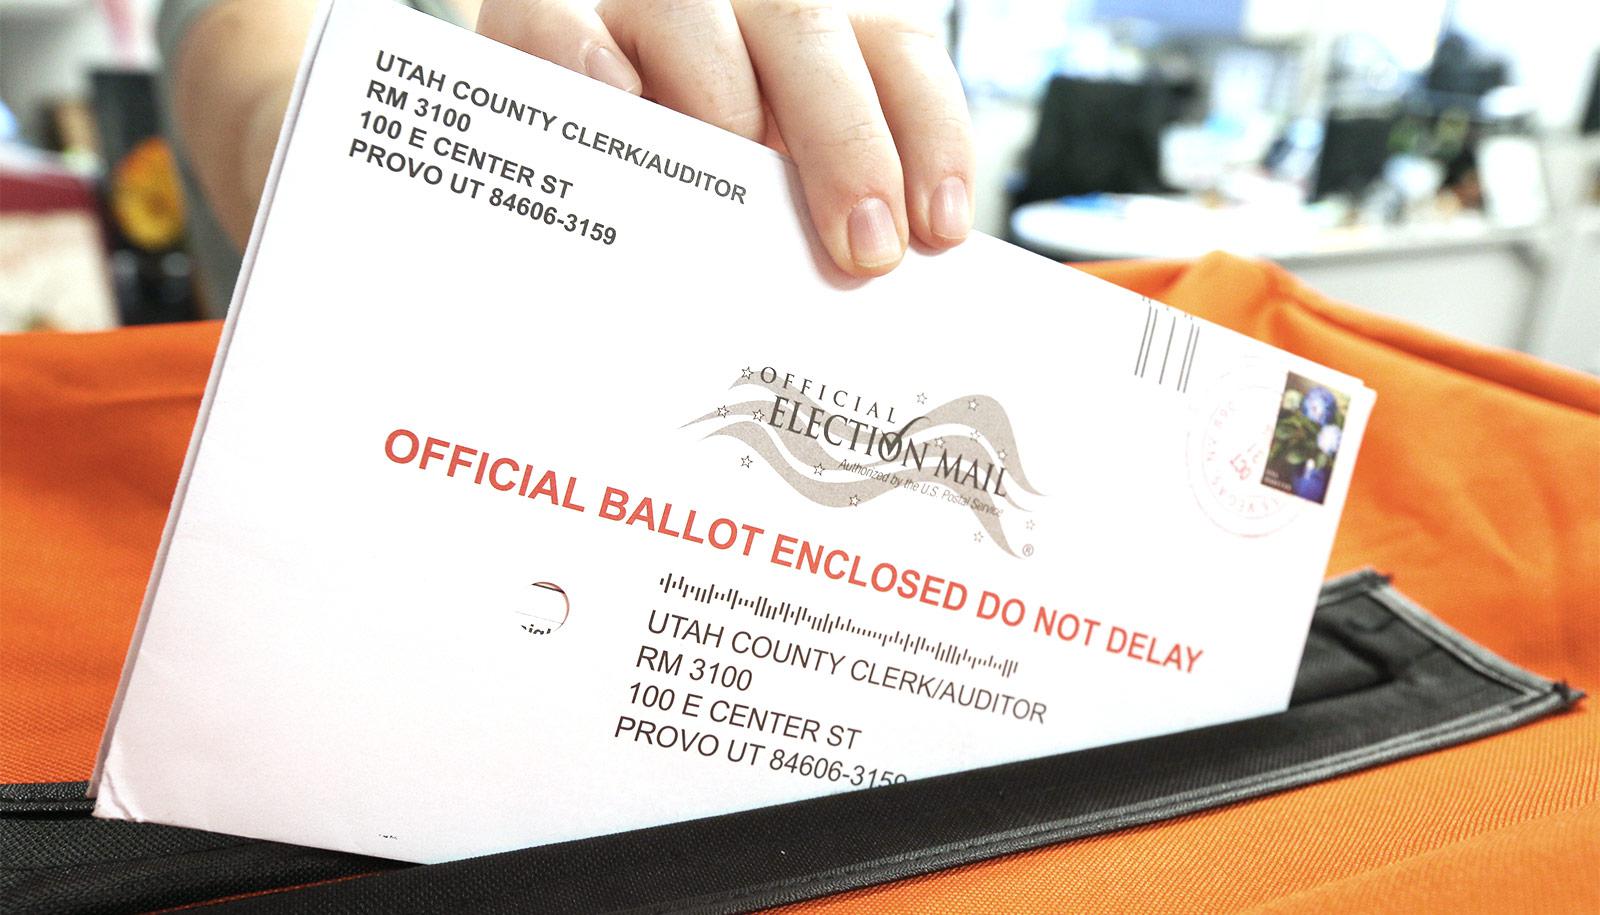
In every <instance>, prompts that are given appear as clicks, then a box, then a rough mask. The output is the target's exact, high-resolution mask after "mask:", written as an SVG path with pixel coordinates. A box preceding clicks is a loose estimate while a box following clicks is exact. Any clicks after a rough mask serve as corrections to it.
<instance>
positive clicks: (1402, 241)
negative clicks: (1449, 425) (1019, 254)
mask: <svg viewBox="0 0 1600 915" xmlns="http://www.w3.org/2000/svg"><path fill="white" fill-rule="evenodd" d="M1331 223H1332V216H1331V214H1330V213H1329V212H1328V211H1325V210H1320V209H1318V208H1315V207H1302V206H1289V205H1276V204H1272V205H1267V204H1263V205H1250V206H1223V207H1207V206H1203V205H1201V204H1200V203H1198V202H1197V201H1194V200H1191V199H1186V198H1166V197H1148V196H1139V195H1132V196H1126V197H1123V196H1113V195H1105V196H1101V197H1094V198H1087V199H1079V200H1072V201H1066V202H1063V201H1043V202H1039V203H1032V204H1028V205H1026V206H1023V207H1019V208H1018V209H1017V211H1016V212H1015V213H1013V214H1012V218H1011V232H1012V236H1013V238H1014V239H1015V240H1016V241H1017V242H1018V243H1019V244H1021V245H1023V246H1024V247H1027V248H1030V249H1032V250H1034V251H1037V252H1039V253H1041V254H1044V255H1047V256H1049V257H1053V258H1057V259H1060V260H1108V259H1118V258H1193V257H1198V256H1200V255H1202V254H1205V253H1207V252H1209V251H1213V250H1217V249H1221V250H1225V251H1229V252H1231V253H1234V254H1239V255H1242V256H1246V257H1256V258H1265V259H1267V260H1271V261H1275V262H1277V263H1279V264H1282V265H1283V266H1284V267H1286V268H1287V269H1289V270H1290V271H1291V272H1293V273H1294V274H1295V275H1296V276H1298V277H1300V278H1301V279H1302V280H1304V281H1305V282H1306V283H1307V284H1309V285H1310V286H1312V287H1313V288H1315V289H1317V290H1318V291H1321V292H1323V293H1326V294H1328V295H1329V296H1332V297H1333V298H1336V299H1342V300H1344V301H1347V302H1351V303H1353V304H1357V305H1360V306H1362V307H1365V308H1370V309H1373V310H1375V311H1381V312H1384V313H1387V314H1392V315H1394V316H1396V317H1400V318H1404V319H1406V320H1409V321H1414V322H1416V323H1418V324H1423V325H1426V326H1429V327H1433V328H1436V329H1438V330H1442V331H1445V332H1447V333H1450V334H1454V335H1456V336H1460V337H1465V338H1467V339H1470V340H1475V341H1477V342H1480V343H1486V344H1489V345H1492V346H1507V347H1518V346H1521V345H1523V344H1524V343H1525V342H1526V339H1527V336H1528V333H1529V327H1530V326H1532V322H1533V320H1534V316H1535V304H1536V303H1537V302H1538V301H1539V300H1540V298H1541V296H1542V295H1543V292H1544V289H1545V286H1546V283H1545V275H1546V271H1545V269H1544V255H1543V253H1542V252H1543V250H1544V249H1545V247H1546V245H1547V243H1548V236H1549V234H1550V233H1549V230H1548V228H1547V227H1544V226H1532V227H1528V228H1515V229H1509V228H1499V227H1496V226H1493V225H1491V224H1490V223H1489V222H1487V221H1486V220H1485V219H1483V218H1482V217H1481V216H1480V215H1477V214H1463V215H1462V216H1458V217H1456V218H1454V219H1450V220H1445V221H1439V222H1429V223H1418V224H1414V225H1407V226H1394V227H1391V226H1379V227H1373V226H1354V227H1342V226H1335V225H1332V224H1331Z"/></svg>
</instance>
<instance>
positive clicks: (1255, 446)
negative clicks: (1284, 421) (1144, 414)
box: [1188, 360, 1304, 537]
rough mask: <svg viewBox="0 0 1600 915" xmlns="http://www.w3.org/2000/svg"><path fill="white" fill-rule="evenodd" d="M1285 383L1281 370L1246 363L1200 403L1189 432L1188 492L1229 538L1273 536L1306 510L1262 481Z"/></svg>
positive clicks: (1215, 384) (1214, 385)
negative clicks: (1237, 536)
mask: <svg viewBox="0 0 1600 915" xmlns="http://www.w3.org/2000/svg"><path fill="white" fill-rule="evenodd" d="M1283 384H1284V375H1283V372H1282V371H1281V370H1279V369H1275V368H1273V367H1270V366H1267V365H1265V364H1263V363H1261V362H1260V361H1258V360H1246V361H1243V362H1241V363H1240V364H1239V365H1237V366H1235V367H1234V368H1233V369H1231V370H1229V371H1228V372H1226V373H1225V374H1223V375H1222V376H1221V377H1219V378H1217V379H1216V381H1215V382H1213V383H1212V384H1210V385H1208V386H1207V390H1206V391H1205V392H1204V393H1201V394H1200V396H1198V397H1196V399H1195V412H1194V416H1193V417H1192V419H1191V423H1190V427H1189V445H1188V463H1189V487H1190V489H1191V490H1192V491H1193V492H1194V497H1195V500H1196V501H1197V502H1198V503H1199V504H1200V509H1201V511H1203V512H1204V513H1205V515H1206V517H1208V518H1210V519H1211V521H1212V522H1213V523H1215V524H1216V525H1217V526H1218V527H1221V528H1222V529H1223V530H1226V531H1228V532H1230V533H1234V534H1239V535H1241V536H1245V537H1261V536H1264V535H1266V534H1270V533H1272V532H1273V531H1276V530H1278V529H1280V528H1282V527H1283V526H1284V525H1286V524H1288V523H1289V522H1290V521H1293V520H1294V519H1295V517H1296V516H1298V515H1299V513H1300V511H1301V509H1302V508H1303V507H1304V506H1303V505H1302V504H1301V502H1300V500H1298V499H1296V498H1294V497H1293V496H1291V495H1289V494H1288V493H1285V492H1281V491H1279V490H1276V489H1273V488H1271V487H1270V486H1266V485H1264V484H1263V483H1262V482H1261V474H1262V470H1263V468H1264V467H1265V465H1266V460H1267V452H1268V449H1269V448H1270V447H1271V445H1272V430H1273V426H1274V424H1275V423H1276V422H1277V418H1278V405H1279V403H1280V402H1281V401H1282V399H1283ZM1197 393H1199V392H1197Z"/></svg>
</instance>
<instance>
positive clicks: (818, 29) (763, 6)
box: [745, 0, 843, 35]
mask: <svg viewBox="0 0 1600 915" xmlns="http://www.w3.org/2000/svg"><path fill="white" fill-rule="evenodd" d="M745 8H746V9H747V10H748V11H750V12H752V13H755V14H757V15H759V16H761V17H762V18H764V19H766V20H768V21H769V22H771V23H772V24H773V25H775V26H781V27H783V28H786V29H790V30H793V31H794V32H796V33H798V34H801V35H814V34H818V33H824V32H836V31H838V30H839V25H840V22H842V21H843V15H842V14H841V12H840V10H839V7H838V5H837V4H835V3H832V2H830V0H748V2H747V3H745Z"/></svg>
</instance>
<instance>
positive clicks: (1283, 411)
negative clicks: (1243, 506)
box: [1261, 372, 1350, 505]
mask: <svg viewBox="0 0 1600 915" xmlns="http://www.w3.org/2000/svg"><path fill="white" fill-rule="evenodd" d="M1349 409H1350V398H1349V396H1348V395H1346V394H1344V393H1342V392H1340V391H1335V390H1333V389H1332V388H1329V387H1326V386H1324V385H1321V384H1318V383H1317V382H1315V381H1313V380H1311V379H1310V378H1307V377H1305V376H1303V375H1297V374H1295V373H1294V372H1289V373H1288V377H1287V378H1286V379H1285V381H1284V385H1283V394H1282V396H1281V397H1280V399H1279V402H1278V421H1277V423H1276V425H1274V427H1273V430H1272V444H1271V446H1270V448H1269V450H1268V452H1267V460H1266V466H1265V467H1264V468H1263V469H1262V472H1261V483H1262V485H1264V486H1270V487H1272V488H1273V489H1277V490H1280V491H1282V492H1288V493H1293V494H1295V495H1297V496H1299V497H1300V498H1302V499H1305V500H1306V501H1308V502H1315V503H1317V504H1318V505H1321V504H1322V501H1323V499H1325V498H1327V495H1328V480H1329V478H1330V477H1332V476H1333V462H1334V459H1335V458H1337V457H1338V455H1339V444H1340V440H1341V439H1342V438H1343V437H1344V419H1345V414H1346V412H1347V411H1348V410H1349Z"/></svg>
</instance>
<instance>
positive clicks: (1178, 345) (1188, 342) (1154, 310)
mask: <svg viewBox="0 0 1600 915" xmlns="http://www.w3.org/2000/svg"><path fill="white" fill-rule="evenodd" d="M1144 302H1145V306H1146V307H1145V314H1144V327H1143V329H1141V330H1140V331H1139V351H1138V352H1137V353H1136V354H1135V355H1134V359H1133V374H1135V375H1137V376H1138V377H1140V378H1149V379H1153V380H1154V381H1155V383H1156V384H1157V385H1158V386H1159V385H1167V384H1170V385H1172V387H1173V389H1174V390H1176V391H1180V392H1181V391H1187V390H1189V374H1190V372H1191V371H1192V370H1193V368H1194V357H1195V354H1196V353H1197V352H1198V351H1199V350H1200V323H1199V322H1198V321H1196V320H1195V319H1194V317H1193V316H1191V315H1187V314H1184V313H1183V312H1181V311H1178V310H1177V309H1176V308H1171V307H1169V306H1166V305H1162V304H1160V303H1159V302H1154V301H1151V300H1150V299H1145V300H1144Z"/></svg>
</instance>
